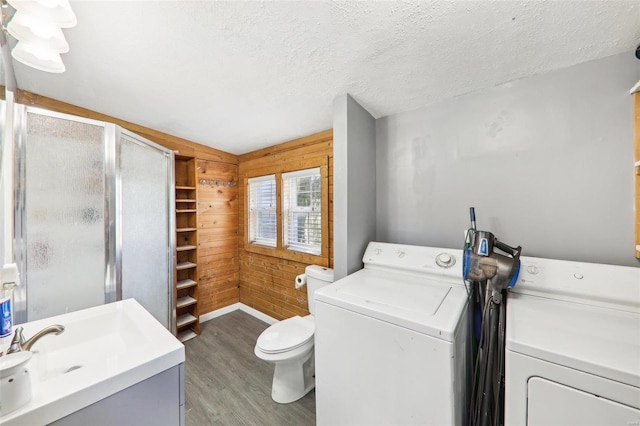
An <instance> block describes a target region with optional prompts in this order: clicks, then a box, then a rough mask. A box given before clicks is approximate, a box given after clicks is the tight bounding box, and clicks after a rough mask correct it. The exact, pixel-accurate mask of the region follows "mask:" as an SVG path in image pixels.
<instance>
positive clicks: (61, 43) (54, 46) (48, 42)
mask: <svg viewBox="0 0 640 426" xmlns="http://www.w3.org/2000/svg"><path fill="white" fill-rule="evenodd" d="M7 30H8V31H9V34H11V35H12V36H13V37H15V38H16V39H18V40H22V41H26V42H28V43H29V44H34V45H36V44H37V45H43V46H44V47H46V48H49V49H51V50H55V51H56V52H58V53H66V52H68V51H69V43H67V40H66V39H65V38H64V34H63V33H62V29H61V28H60V27H59V26H57V25H55V24H51V23H49V22H45V21H42V20H40V19H38V18H36V17H33V16H31V15H27V14H26V13H25V12H20V11H17V12H16V13H15V15H13V18H12V19H11V21H10V22H9V25H7Z"/></svg>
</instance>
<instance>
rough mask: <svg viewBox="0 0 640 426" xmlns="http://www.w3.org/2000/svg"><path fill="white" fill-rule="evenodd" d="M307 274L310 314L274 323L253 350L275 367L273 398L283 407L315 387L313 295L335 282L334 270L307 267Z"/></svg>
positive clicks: (272, 388)
mask: <svg viewBox="0 0 640 426" xmlns="http://www.w3.org/2000/svg"><path fill="white" fill-rule="evenodd" d="M305 274H306V276H307V300H308V303H309V312H310V313H311V315H308V316H306V317H300V316H297V315H296V316H295V317H292V318H288V319H286V320H283V321H280V322H277V323H275V324H273V325H272V326H270V327H269V328H267V329H266V330H265V331H263V332H262V334H261V335H260V337H258V341H257V343H256V347H255V350H254V352H255V354H256V356H257V357H258V358H260V359H262V360H265V361H268V362H272V363H274V364H275V365H276V368H275V371H274V372H273V385H272V386H271V397H272V398H273V400H274V401H275V402H278V403H280V404H288V403H290V402H293V401H297V400H298V399H300V398H302V397H303V396H305V395H306V394H307V393H308V392H309V391H310V390H311V389H313V388H314V386H315V377H314V374H315V364H314V355H313V334H314V331H315V321H314V317H313V314H314V312H315V309H314V305H315V300H314V299H315V296H314V293H315V291H316V290H318V289H319V288H322V287H324V286H326V285H329V284H331V283H332V282H333V269H329V268H325V267H323V266H317V265H310V266H307V267H306V269H305Z"/></svg>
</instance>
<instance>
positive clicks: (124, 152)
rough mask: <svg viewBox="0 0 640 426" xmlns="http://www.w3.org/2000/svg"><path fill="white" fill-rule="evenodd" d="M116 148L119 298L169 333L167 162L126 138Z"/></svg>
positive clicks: (151, 150)
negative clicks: (131, 300)
mask: <svg viewBox="0 0 640 426" xmlns="http://www.w3.org/2000/svg"><path fill="white" fill-rule="evenodd" d="M121 143H122V145H121V148H120V175H121V178H122V192H121V194H122V195H121V202H122V204H121V206H122V207H121V208H122V298H123V299H128V298H130V297H133V298H135V299H136V300H137V301H138V302H139V303H140V304H141V305H142V306H144V307H145V309H146V310H147V311H149V312H150V313H151V314H152V315H153V316H154V317H155V318H156V319H157V320H158V321H160V323H162V324H163V325H164V326H165V327H167V328H169V312H170V311H169V305H170V298H169V296H170V295H169V291H170V290H169V289H171V288H173V283H172V282H171V283H170V282H169V279H170V278H169V277H170V274H169V270H170V265H169V262H170V260H171V259H172V258H171V257H170V256H171V255H172V253H170V248H169V232H170V231H169V214H168V206H169V192H168V191H169V182H168V176H167V170H168V166H169V165H168V161H169V159H168V158H167V156H165V155H164V154H162V153H161V152H160V151H158V150H156V149H154V148H153V147H148V146H142V145H139V144H137V143H135V142H133V140H132V139H130V138H128V137H127V136H125V135H123V136H122V138H121Z"/></svg>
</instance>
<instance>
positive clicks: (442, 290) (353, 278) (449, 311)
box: [315, 269, 467, 342]
mask: <svg viewBox="0 0 640 426" xmlns="http://www.w3.org/2000/svg"><path fill="white" fill-rule="evenodd" d="M461 284H462V278H460V284H452V283H447V282H443V281H437V280H433V279H429V278H427V277H425V276H419V275H413V274H405V273H402V272H389V271H383V270H376V269H362V270H360V271H358V272H355V273H353V274H351V275H349V276H347V277H345V278H343V279H341V280H339V281H336V282H335V283H333V284H331V285H328V286H326V287H323V288H321V289H320V290H318V291H316V293H315V297H316V302H321V303H328V304H331V305H334V306H338V307H341V308H344V309H348V310H351V311H354V312H358V313H361V314H364V315H367V316H370V317H373V318H377V319H380V320H382V321H386V322H390V323H393V324H396V325H399V326H402V327H405V328H409V329H411V330H414V331H417V332H420V333H423V334H428V335H430V336H433V337H437V338H439V339H442V340H446V341H450V342H452V341H453V338H454V335H455V331H456V328H457V326H458V323H459V322H460V318H461V316H462V313H463V312H464V311H465V307H466V305H467V292H466V290H465V288H464V286H462V285H461ZM316 306H317V305H316Z"/></svg>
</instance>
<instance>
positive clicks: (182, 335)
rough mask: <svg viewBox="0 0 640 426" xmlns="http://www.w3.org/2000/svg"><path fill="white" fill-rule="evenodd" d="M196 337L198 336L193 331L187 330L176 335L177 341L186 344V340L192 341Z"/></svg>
mask: <svg viewBox="0 0 640 426" xmlns="http://www.w3.org/2000/svg"><path fill="white" fill-rule="evenodd" d="M196 336H198V335H197V334H196V333H195V332H194V331H193V330H191V329H188V330H184V331H181V332H180V333H178V340H180V341H181V342H186V341H187V340H189V339H193V338H194V337H196Z"/></svg>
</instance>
